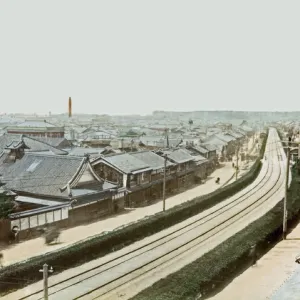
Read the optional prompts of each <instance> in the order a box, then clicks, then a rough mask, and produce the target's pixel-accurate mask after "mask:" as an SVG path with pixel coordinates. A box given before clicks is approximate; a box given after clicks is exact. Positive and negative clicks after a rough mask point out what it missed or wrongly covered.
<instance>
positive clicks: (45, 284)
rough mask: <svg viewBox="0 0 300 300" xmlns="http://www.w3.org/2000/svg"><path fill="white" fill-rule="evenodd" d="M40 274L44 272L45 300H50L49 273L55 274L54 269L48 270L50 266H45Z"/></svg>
mask: <svg viewBox="0 0 300 300" xmlns="http://www.w3.org/2000/svg"><path fill="white" fill-rule="evenodd" d="M40 272H43V281H44V300H48V273H49V272H50V273H52V272H53V268H52V267H51V268H50V270H48V265H47V264H44V265H43V269H42V270H40Z"/></svg>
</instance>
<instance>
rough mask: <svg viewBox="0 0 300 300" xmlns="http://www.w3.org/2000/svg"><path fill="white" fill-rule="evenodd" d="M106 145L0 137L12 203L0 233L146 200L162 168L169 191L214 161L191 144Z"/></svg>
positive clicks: (155, 192) (156, 188)
mask: <svg viewBox="0 0 300 300" xmlns="http://www.w3.org/2000/svg"><path fill="white" fill-rule="evenodd" d="M106 150H107V154H103V152H102V154H100V155H95V156H91V155H89V154H86V153H81V154H83V155H77V156H76V155H70V154H69V153H66V151H64V150H61V149H58V148H55V147H53V146H51V145H49V144H47V143H45V142H43V141H39V140H38V139H36V138H33V137H27V136H22V135H20V136H18V135H10V134H6V135H4V136H2V137H0V151H1V152H0V174H1V177H0V182H1V184H2V185H3V187H4V189H5V190H6V191H11V192H12V198H13V201H14V202H15V203H16V204H17V206H16V208H15V209H14V212H12V213H10V215H9V220H8V221H7V222H2V223H1V225H0V226H2V228H1V230H0V231H1V235H2V236H1V238H2V239H4V238H6V237H7V235H8V234H9V232H10V229H11V228H12V227H14V226H17V227H18V228H19V230H20V234H21V237H22V238H28V237H29V236H30V235H32V234H33V232H36V229H38V228H39V227H40V226H44V225H45V224H49V223H56V224H57V225H58V226H74V225H76V224H79V223H82V222H86V221H91V220H94V219H98V218H99V217H101V216H104V215H108V214H113V213H117V212H118V211H120V210H122V209H123V208H124V207H137V206H144V205H147V204H149V203H151V202H152V201H155V200H156V199H158V198H160V197H161V194H162V185H163V178H164V171H165V170H166V191H167V192H170V193H171V192H173V193H174V192H175V191H176V190H178V189H181V188H186V187H188V186H190V185H192V184H194V183H198V182H200V181H201V180H204V179H205V178H206V176H207V175H208V174H209V173H210V172H212V170H213V169H214V168H215V166H216V164H217V157H216V151H209V150H208V149H204V148H198V147H192V146H189V147H184V148H174V149H160V150H158V151H150V150H144V151H136V152H132V153H124V152H122V153H115V152H114V151H109V150H110V149H106ZM203 151H204V152H206V154H207V157H205V156H203V155H201V153H203ZM165 166H166V168H165Z"/></svg>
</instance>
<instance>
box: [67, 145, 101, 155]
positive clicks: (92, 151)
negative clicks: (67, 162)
mask: <svg viewBox="0 0 300 300" xmlns="http://www.w3.org/2000/svg"><path fill="white" fill-rule="evenodd" d="M64 150H65V151H67V152H68V153H69V155H73V156H81V157H83V156H85V155H86V154H89V155H91V156H99V155H100V154H101V153H102V152H103V151H104V150H105V148H84V147H74V148H71V149H64Z"/></svg>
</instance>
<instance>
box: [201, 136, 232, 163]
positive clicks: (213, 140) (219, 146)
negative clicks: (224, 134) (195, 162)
mask: <svg viewBox="0 0 300 300" xmlns="http://www.w3.org/2000/svg"><path fill="white" fill-rule="evenodd" d="M211 145H212V146H213V147H214V149H216V150H217V155H218V157H219V158H220V159H224V158H225V157H227V146H228V143H227V142H225V141H223V140H221V139H219V138H217V137H216V136H215V135H212V136H209V137H208V138H207V139H205V141H204V143H202V144H201V146H204V147H205V148H206V149H208V148H207V147H211Z"/></svg>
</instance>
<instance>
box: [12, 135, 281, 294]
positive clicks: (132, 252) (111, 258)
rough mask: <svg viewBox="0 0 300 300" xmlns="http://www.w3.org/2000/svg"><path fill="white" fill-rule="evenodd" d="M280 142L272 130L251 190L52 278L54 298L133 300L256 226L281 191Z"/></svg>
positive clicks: (50, 289)
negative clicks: (256, 219)
mask: <svg viewBox="0 0 300 300" xmlns="http://www.w3.org/2000/svg"><path fill="white" fill-rule="evenodd" d="M278 140H279V137H278V135H277V132H276V131H275V130H274V129H271V130H270V134H269V137H268V143H267V146H266V153H267V155H268V159H267V161H266V162H265V163H264V166H263V168H262V170H261V172H260V174H259V176H258V177H257V179H256V180H255V181H254V182H253V183H252V184H251V185H250V186H248V187H247V188H246V189H244V190H243V191H241V192H239V193H237V194H236V195H234V196H232V197H230V198H228V199H227V200H225V201H223V202H222V203H220V204H218V205H216V206H214V207H212V208H210V209H208V210H206V211H204V212H203V213H201V214H199V215H197V216H194V217H193V218H190V219H188V220H186V221H184V222H182V223H180V224H177V225H175V226H173V227H171V228H168V229H167V230H164V231H162V232H160V233H158V234H155V235H153V236H151V237H149V238H146V239H144V240H143V241H141V242H137V243H135V244H133V245H131V246H129V247H126V248H124V249H122V250H120V251H118V252H116V253H113V254H112V255H108V256H106V257H104V258H101V259H99V260H97V261H99V263H94V264H93V267H91V265H90V267H87V269H86V270H82V271H79V272H77V273H76V274H75V275H73V276H66V278H65V279H62V276H60V275H57V277H56V276H53V277H52V278H50V281H49V299H65V300H67V299H107V300H108V299H128V298H129V297H131V296H133V295H134V293H136V292H139V291H140V290H142V289H143V288H145V287H147V286H148V285H151V284H152V283H153V282H155V281H156V280H158V279H160V278H162V277H164V276H165V275H168V274H169V273H172V272H173V271H176V270H177V269H180V268H181V267H182V266H184V264H186V263H188V261H189V259H192V258H193V257H196V256H197V255H198V257H200V256H201V255H202V254H204V253H205V252H207V251H209V250H210V248H211V249H212V248H214V247H215V246H216V245H217V244H218V243H221V242H222V241H223V240H224V239H226V238H228V237H230V236H231V235H232V234H234V233H235V232H234V230H232V227H236V228H237V230H239V226H244V227H245V220H247V218H248V219H249V222H251V218H253V214H255V213H256V214H257V211H260V212H262V211H263V210H262V207H266V208H268V207H269V206H271V205H273V202H274V201H270V199H274V198H276V197H280V193H281V192H282V188H283V186H284V177H285V176H284V164H285V162H284V159H283V160H282V159H281V158H282V157H285V154H284V151H283V149H282V147H281V144H280V143H278ZM274 205H275V204H274ZM270 208H271V207H270ZM246 224H247V222H246ZM201 253H202V254H201ZM196 258H197V257H196ZM193 260H194V259H193ZM178 261H181V263H178ZM175 263H176V265H175ZM87 265H88V264H87ZM55 277H56V278H55ZM40 286H41V287H42V285H40ZM132 287H134V288H132ZM133 290H134V291H133ZM7 299H8V298H7ZM11 299H13V298H11ZM14 299H43V294H42V290H41V289H36V291H33V292H31V293H28V294H27V295H24V296H23V297H17V298H14Z"/></svg>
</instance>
